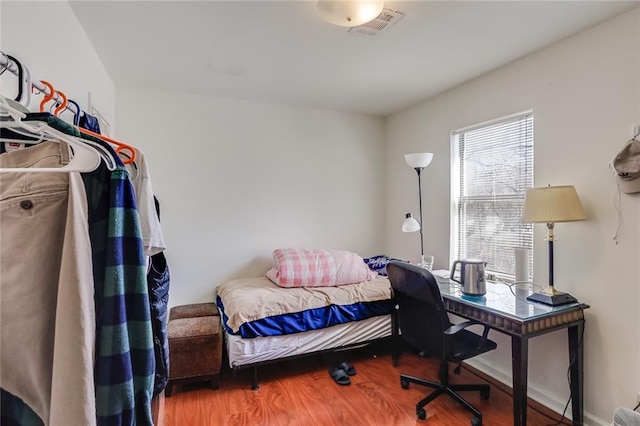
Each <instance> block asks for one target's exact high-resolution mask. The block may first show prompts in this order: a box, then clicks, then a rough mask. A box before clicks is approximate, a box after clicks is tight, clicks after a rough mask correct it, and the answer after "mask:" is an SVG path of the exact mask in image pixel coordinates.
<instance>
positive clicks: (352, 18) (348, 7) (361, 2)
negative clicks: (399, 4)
mask: <svg viewBox="0 0 640 426" xmlns="http://www.w3.org/2000/svg"><path fill="white" fill-rule="evenodd" d="M383 6H384V3H383V2H382V1H372V0H318V13H319V14H320V16H322V17H323V18H324V19H325V20H326V21H328V22H330V23H332V24H334V25H339V26H341V27H356V26H358V25H362V24H366V23H367V22H369V21H371V20H373V19H375V18H376V17H378V15H380V12H382V8H383Z"/></svg>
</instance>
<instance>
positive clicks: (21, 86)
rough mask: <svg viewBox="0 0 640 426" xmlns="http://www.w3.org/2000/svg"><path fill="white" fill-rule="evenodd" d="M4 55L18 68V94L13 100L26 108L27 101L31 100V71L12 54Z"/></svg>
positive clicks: (27, 105)
mask: <svg viewBox="0 0 640 426" xmlns="http://www.w3.org/2000/svg"><path fill="white" fill-rule="evenodd" d="M5 56H6V57H7V58H8V59H9V60H10V61H11V62H13V63H14V64H16V67H17V68H18V96H16V98H15V101H16V102H18V103H20V104H21V105H23V106H24V107H26V108H28V107H29V102H31V73H30V72H29V69H28V68H27V67H25V66H24V65H22V63H21V62H20V61H19V60H17V59H16V58H14V57H13V56H11V55H5ZM8 67H9V65H7V68H8Z"/></svg>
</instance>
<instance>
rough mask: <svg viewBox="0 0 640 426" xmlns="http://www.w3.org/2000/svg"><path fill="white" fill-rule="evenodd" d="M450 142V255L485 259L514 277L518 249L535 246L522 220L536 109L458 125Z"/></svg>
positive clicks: (530, 182)
mask: <svg viewBox="0 0 640 426" xmlns="http://www.w3.org/2000/svg"><path fill="white" fill-rule="evenodd" d="M451 142H452V158H453V167H452V169H451V170H452V176H451V178H452V179H451V182H452V191H451V194H452V202H453V204H452V209H453V211H452V216H453V217H452V223H453V224H454V225H453V227H452V238H451V239H452V245H451V247H452V252H451V254H452V257H453V258H454V259H481V260H484V261H485V262H487V267H486V270H487V271H488V272H491V273H493V274H495V275H496V276H498V277H500V278H503V279H506V280H514V279H515V249H516V248H526V249H529V253H532V249H533V228H532V226H531V224H526V223H522V222H521V216H522V207H523V205H524V195H525V192H526V190H527V188H531V187H532V186H533V113H532V112H527V113H522V114H517V115H513V116H509V117H504V118H501V119H498V120H495V121H492V122H490V123H483V124H479V125H476V126H472V127H469V128H465V129H462V130H457V131H454V132H453V133H452V139H451ZM529 256H530V257H531V256H532V254H530V255H529ZM530 260H531V259H530ZM531 264H532V262H531V261H530V262H529V265H531ZM529 276H531V271H529Z"/></svg>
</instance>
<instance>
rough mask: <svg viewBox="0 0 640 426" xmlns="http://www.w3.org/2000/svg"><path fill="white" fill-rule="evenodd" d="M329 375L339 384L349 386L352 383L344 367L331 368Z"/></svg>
mask: <svg viewBox="0 0 640 426" xmlns="http://www.w3.org/2000/svg"><path fill="white" fill-rule="evenodd" d="M329 375H330V376H331V378H332V379H333V381H334V382H336V383H337V384H339V385H342V386H347V385H350V384H351V379H350V378H349V376H347V373H346V372H345V371H344V370H343V369H342V368H337V367H331V368H330V369H329Z"/></svg>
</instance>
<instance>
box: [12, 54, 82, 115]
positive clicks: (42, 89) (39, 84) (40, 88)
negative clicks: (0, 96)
mask: <svg viewBox="0 0 640 426" xmlns="http://www.w3.org/2000/svg"><path fill="white" fill-rule="evenodd" d="M23 67H24V65H23ZM0 68H4V69H6V70H7V71H9V72H11V73H12V74H13V75H15V76H19V74H20V70H19V69H18V65H16V63H15V62H13V61H12V60H11V59H9V58H8V57H7V55H6V54H5V53H4V52H2V51H0ZM30 83H31V86H32V87H33V88H34V89H37V90H38V91H39V92H41V93H44V94H45V95H46V96H51V90H49V88H48V87H47V86H46V85H44V84H43V83H42V82H41V81H40V80H39V79H37V78H33V76H32V77H31V81H30ZM51 101H53V102H56V103H57V104H58V105H62V104H63V103H64V100H63V99H62V96H60V95H59V94H58V93H55V92H54V93H53V97H52V98H51ZM66 109H68V110H69V111H71V112H73V113H74V114H75V115H78V114H79V116H80V117H81V116H83V115H84V111H83V110H82V109H80V108H79V107H78V106H77V104H76V103H71V102H69V103H68V105H67V106H66Z"/></svg>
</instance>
